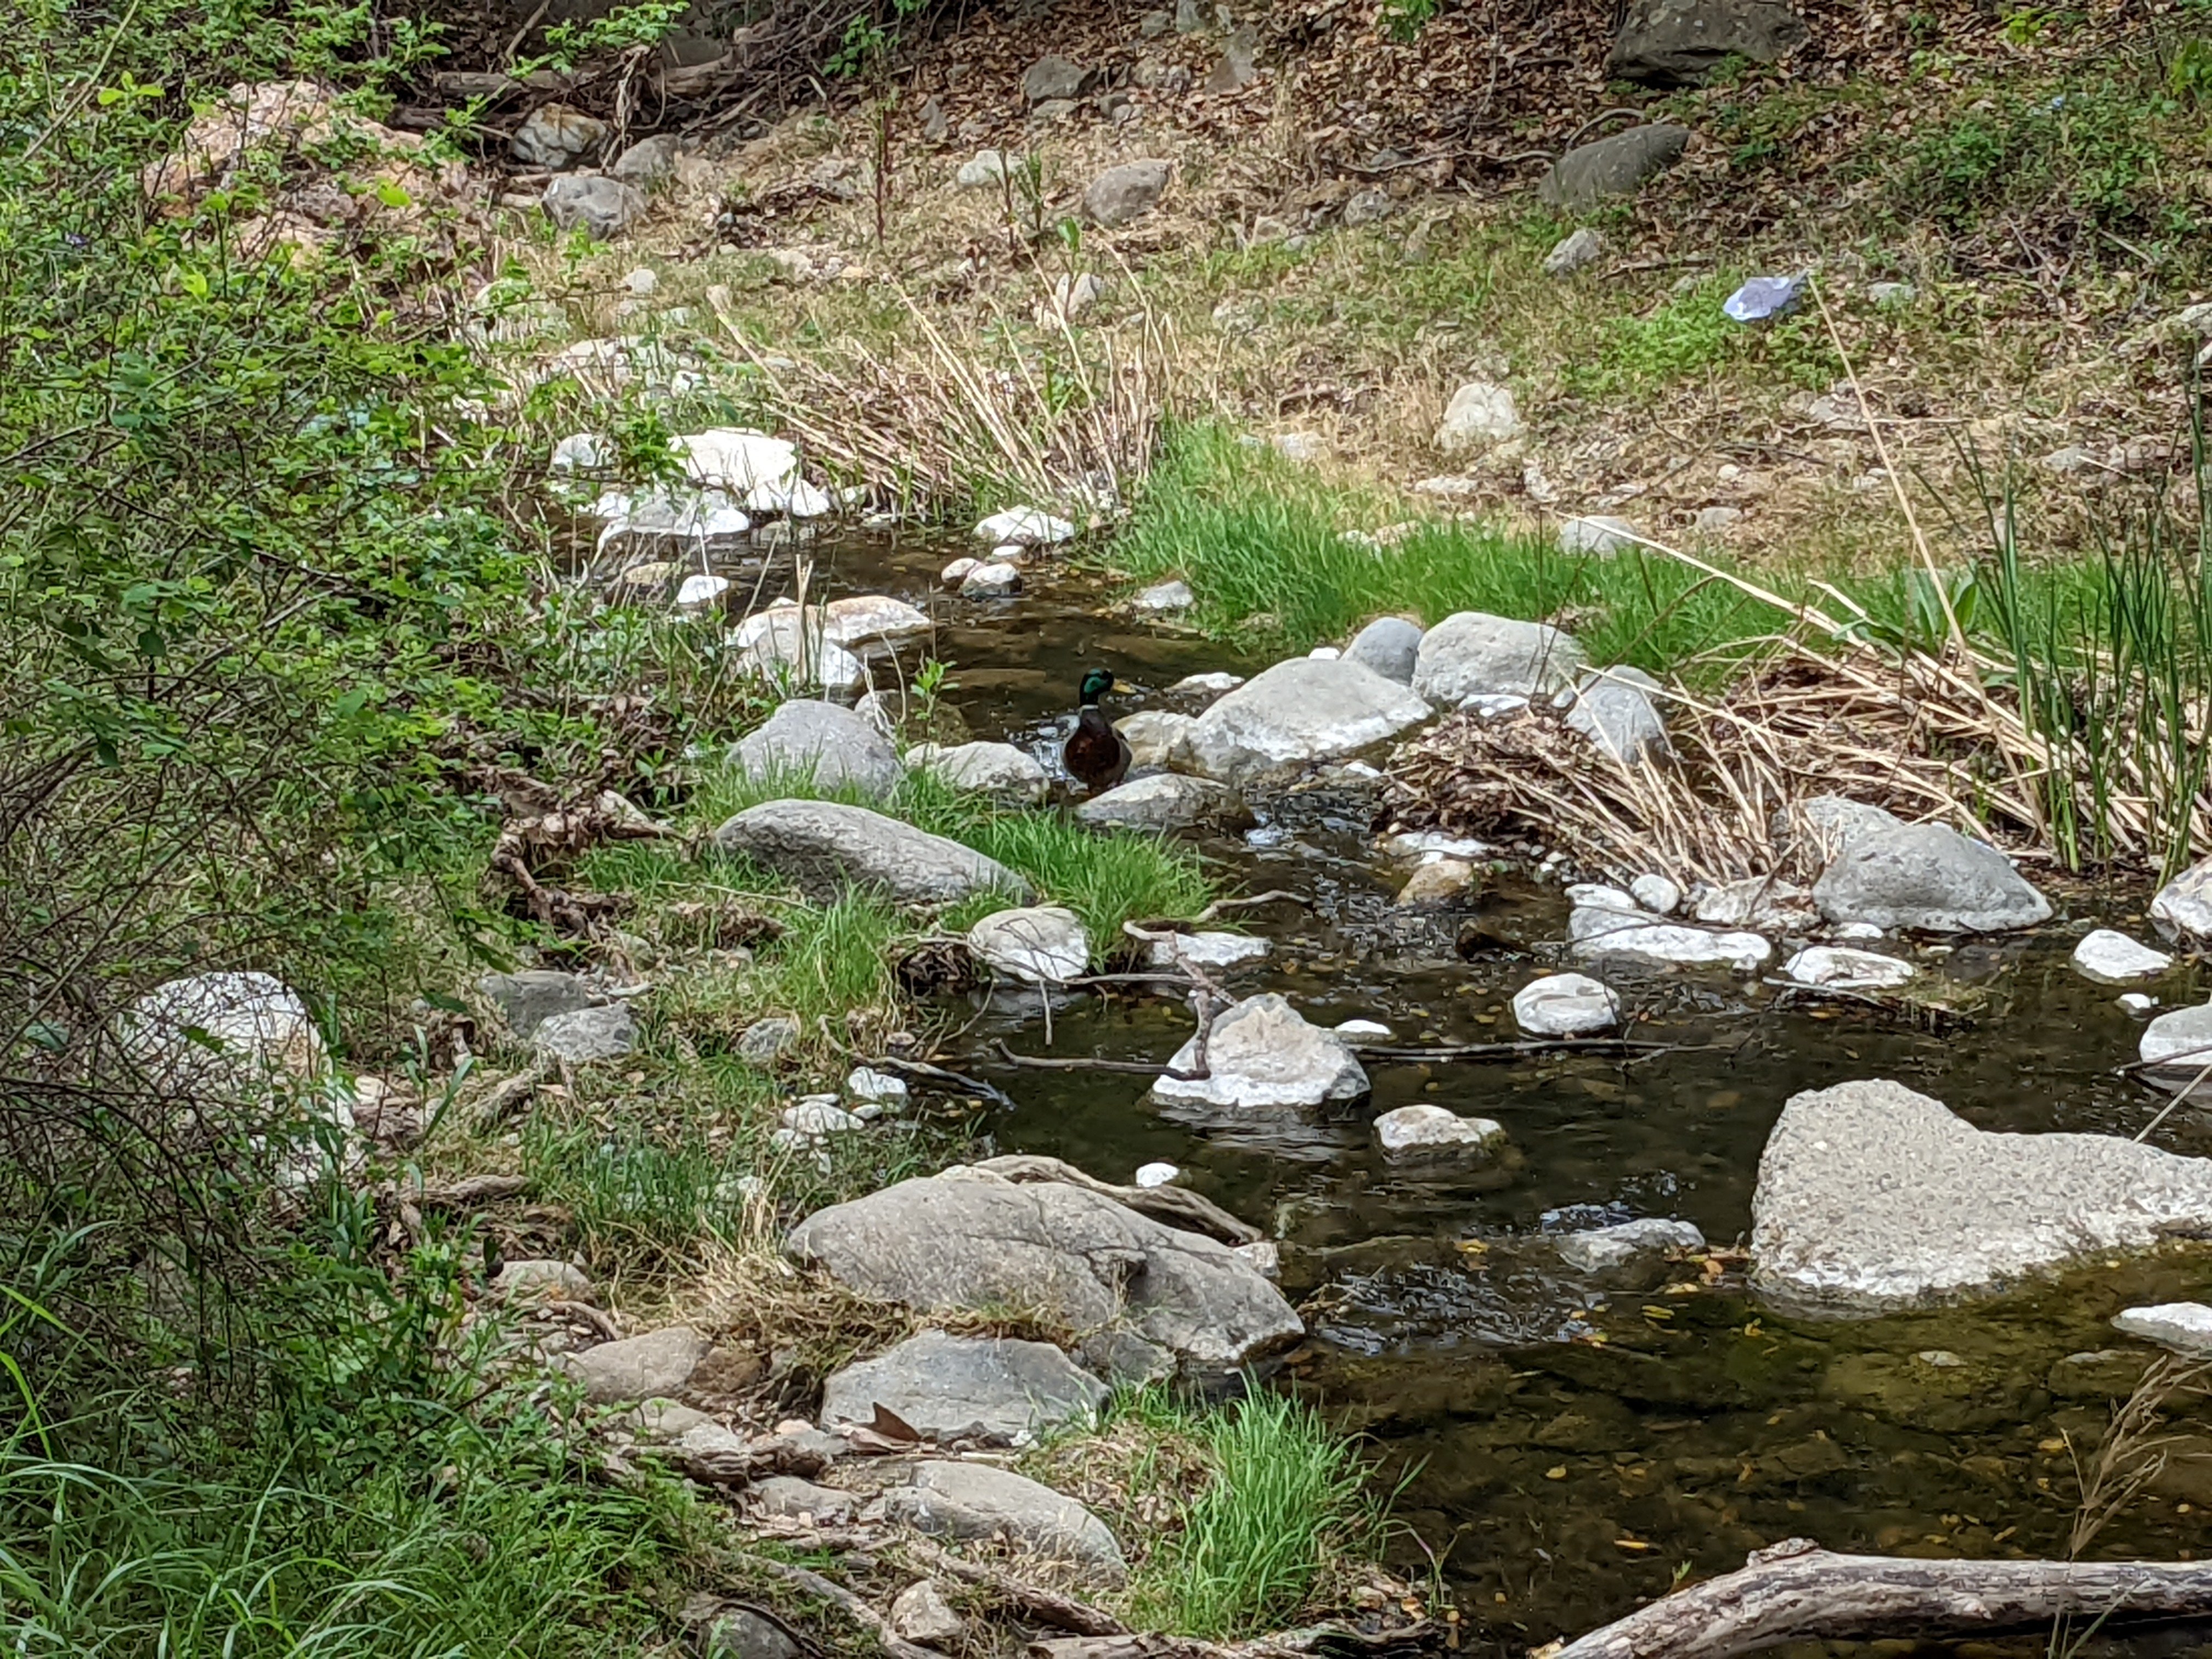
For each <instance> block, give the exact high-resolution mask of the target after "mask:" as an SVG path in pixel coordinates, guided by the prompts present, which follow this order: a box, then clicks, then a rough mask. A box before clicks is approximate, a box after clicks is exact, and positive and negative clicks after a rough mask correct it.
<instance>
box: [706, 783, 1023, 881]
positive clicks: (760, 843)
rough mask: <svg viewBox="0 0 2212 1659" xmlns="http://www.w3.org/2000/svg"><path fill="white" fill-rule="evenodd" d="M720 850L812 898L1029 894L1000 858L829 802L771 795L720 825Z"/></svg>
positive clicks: (717, 842)
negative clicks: (852, 893)
mask: <svg viewBox="0 0 2212 1659" xmlns="http://www.w3.org/2000/svg"><path fill="white" fill-rule="evenodd" d="M714 848H715V850H716V851H717V852H721V853H732V854H743V855H744V857H747V858H750V859H751V860H754V861H755V862H757V863H759V864H764V865H766V866H768V867H769V869H771V870H773V871H775V872H776V874H778V875H780V876H781V877H783V878H785V879H786V880H787V881H789V882H791V883H792V884H793V885H795V886H796V887H798V888H799V890H800V891H801V892H803V893H805V895H806V896H808V897H809V898H813V899H820V900H832V899H835V898H836V896H838V895H839V894H840V893H842V891H843V890H845V889H846V888H848V887H864V888H873V889H877V890H881V891H882V892H884V893H886V894H888V895H890V897H891V898H892V899H893V900H894V901H896V902H898V903H901V904H948V903H951V902H952V901H954V900H956V899H963V898H966V897H967V896H969V894H971V893H982V892H990V891H994V890H996V891H1000V892H1003V893H1006V894H1007V895H1008V896H1011V897H1013V898H1015V899H1018V900H1026V899H1027V898H1028V897H1029V892H1030V887H1029V884H1028V883H1027V882H1025V881H1024V880H1023V879H1022V878H1020V877H1019V876H1018V875H1016V874H1015V873H1014V872H1012V871H1011V870H1009V869H1007V868H1006V866H1004V865H1002V864H1000V862H999V861H998V860H995V859H991V858H987V857H985V856H984V855H983V854H981V853H978V852H976V851H975V849H974V848H969V847H963V846H962V845H961V844H960V843H959V842H957V841H947V840H946V839H945V837H944V836H933V835H931V834H930V833H929V832H928V831H927V830H925V829H915V827H914V826H913V825H912V824H910V823H900V822H899V820H898V819H896V818H890V817H884V815H883V814H882V813H880V812H872V811H869V810H868V809H867V808H866V807H865V806H846V805H841V804H840V803H838V802H836V801H826V800H771V801H763V802H762V803H761V804H760V805H758V806H750V807H747V808H746V809H745V810H744V811H742V812H739V813H738V815H737V816H736V817H732V818H731V819H729V820H728V821H727V822H726V823H724V824H723V825H722V826H721V828H720V829H717V830H715V831H714Z"/></svg>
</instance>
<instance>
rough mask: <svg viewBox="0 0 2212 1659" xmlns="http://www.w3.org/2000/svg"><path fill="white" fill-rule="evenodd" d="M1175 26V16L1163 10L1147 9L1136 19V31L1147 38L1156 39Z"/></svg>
mask: <svg viewBox="0 0 2212 1659" xmlns="http://www.w3.org/2000/svg"><path fill="white" fill-rule="evenodd" d="M1173 27H1175V18H1174V17H1173V16H1172V15H1170V14H1169V13H1167V12H1164V11H1148V12H1146V14H1145V15H1143V16H1142V17H1139V19H1138V20H1137V33H1138V34H1139V36H1141V37H1142V38H1143V39H1145V40H1158V39H1159V38H1160V37H1161V36H1162V35H1163V34H1165V33H1167V32H1168V31H1169V30H1170V29H1171V28H1173Z"/></svg>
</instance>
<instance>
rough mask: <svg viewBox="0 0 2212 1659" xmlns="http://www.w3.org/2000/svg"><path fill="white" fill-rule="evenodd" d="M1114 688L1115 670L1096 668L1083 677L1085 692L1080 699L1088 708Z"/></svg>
mask: <svg viewBox="0 0 2212 1659" xmlns="http://www.w3.org/2000/svg"><path fill="white" fill-rule="evenodd" d="M1113 689H1114V671H1113V670H1112V669H1110V668H1094V669H1092V670H1091V671H1090V672H1089V673H1087V674H1085V676H1084V677H1083V693H1082V696H1081V697H1080V698H1079V701H1080V702H1082V704H1083V706H1084V707H1085V708H1089V707H1090V706H1091V704H1092V703H1094V702H1097V701H1098V699H1099V698H1101V697H1103V696H1105V695H1106V694H1107V693H1108V692H1109V691H1111V690H1113Z"/></svg>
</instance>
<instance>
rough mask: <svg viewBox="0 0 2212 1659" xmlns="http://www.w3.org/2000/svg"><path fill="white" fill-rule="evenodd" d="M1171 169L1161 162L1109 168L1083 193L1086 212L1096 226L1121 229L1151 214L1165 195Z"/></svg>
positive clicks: (1146, 162) (1125, 163)
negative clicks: (1134, 220)
mask: <svg viewBox="0 0 2212 1659" xmlns="http://www.w3.org/2000/svg"><path fill="white" fill-rule="evenodd" d="M1169 172H1170V168H1169V166H1168V163H1167V162H1165V161H1158V160H1146V161H1124V162H1122V163H1121V165H1120V166H1118V167H1108V168H1107V169H1106V170H1105V171H1104V172H1103V173H1100V174H1099V175H1098V176H1097V178H1096V179H1092V180H1091V184H1090V186H1089V188H1087V189H1086V190H1085V191H1084V192H1083V210H1084V212H1085V214H1087V215H1088V216H1090V218H1091V222H1093V223H1095V224H1098V225H1101V226H1103V227H1104V228H1107V229H1109V230H1113V229H1118V228H1120V227H1121V226H1123V225H1126V224H1127V223H1128V222H1130V221H1132V220H1133V219H1136V218H1139V217H1140V216H1143V215H1144V214H1146V213H1149V212H1150V211H1151V210H1152V208H1153V207H1154V206H1156V205H1157V204H1158V202H1159V199H1160V197H1162V196H1163V195H1164V194H1166V192H1167V187H1168V176H1169Z"/></svg>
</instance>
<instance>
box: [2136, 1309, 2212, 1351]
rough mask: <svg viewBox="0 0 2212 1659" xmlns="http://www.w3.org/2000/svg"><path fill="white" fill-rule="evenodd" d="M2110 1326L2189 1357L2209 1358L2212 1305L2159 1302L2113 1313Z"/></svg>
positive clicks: (2211, 1336)
mask: <svg viewBox="0 0 2212 1659" xmlns="http://www.w3.org/2000/svg"><path fill="white" fill-rule="evenodd" d="M2112 1328H2113V1329H2114V1330H2117V1331H2124V1332H2125V1333H2126V1334H2128V1335H2130V1336H2139V1337H2141V1338H2142V1340H2144V1341H2146V1342H2155V1343H2157V1344H2158V1345H2159V1346H2160V1347H2161V1348H2171V1349H2172V1351H2173V1352H2176V1353H2178V1354H2181V1355H2183V1356H2185V1358H2191V1359H2212V1308H2208V1307H2206V1306H2205V1305H2204V1304H2203V1303H2202V1302H2162V1303H2160V1304H2158V1305H2157V1306H2156V1307H2152V1308H2130V1309H2128V1310H2125V1311H2124V1312H2123V1313H2118V1314H2115V1315H2113V1316H2112Z"/></svg>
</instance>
